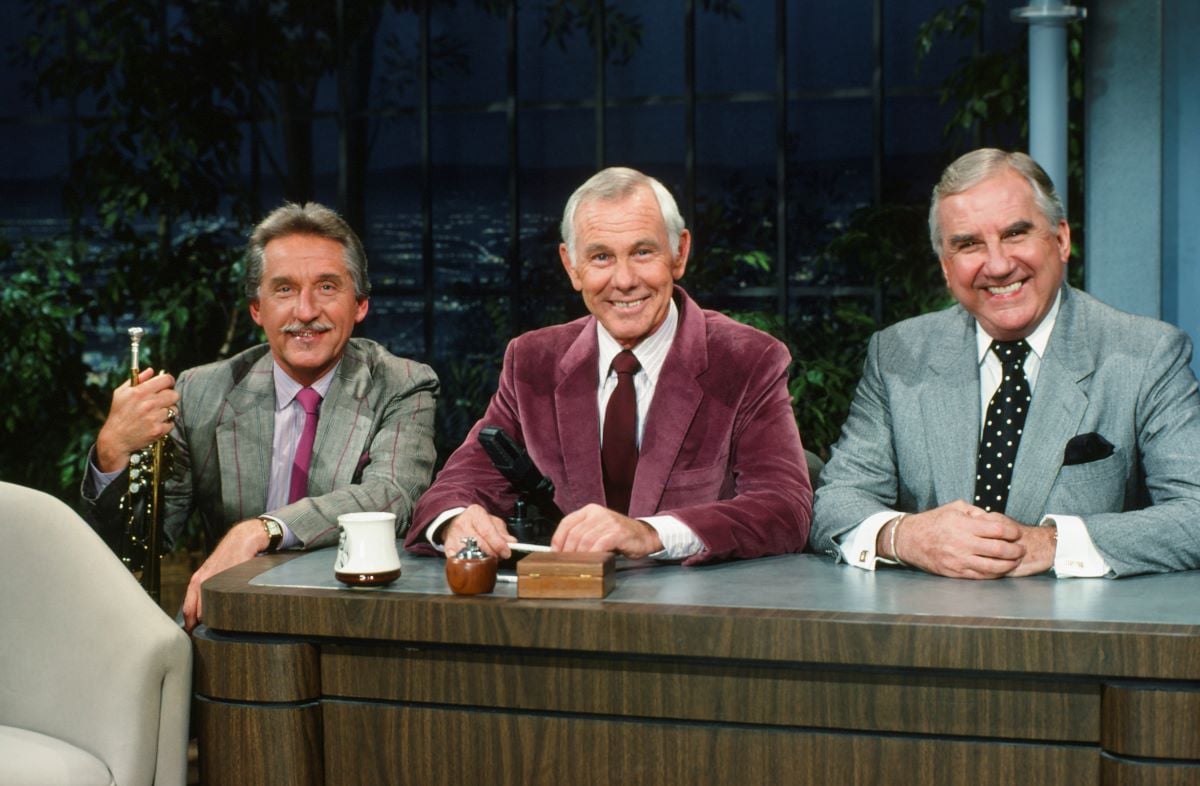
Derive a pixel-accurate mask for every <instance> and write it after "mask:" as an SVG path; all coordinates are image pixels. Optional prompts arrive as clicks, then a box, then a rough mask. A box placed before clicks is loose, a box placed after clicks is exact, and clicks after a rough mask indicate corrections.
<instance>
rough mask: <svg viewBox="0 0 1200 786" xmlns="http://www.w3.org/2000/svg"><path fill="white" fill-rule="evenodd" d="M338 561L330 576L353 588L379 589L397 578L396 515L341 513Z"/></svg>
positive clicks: (339, 518)
mask: <svg viewBox="0 0 1200 786" xmlns="http://www.w3.org/2000/svg"><path fill="white" fill-rule="evenodd" d="M338 526H339V528H340V529H341V531H342V532H341V535H340V536H339V538H338V553H337V561H336V562H335V563H334V566H333V575H334V576H336V577H337V580H338V581H340V582H342V583H343V584H349V585H351V586H354V587H378V586H381V585H384V584H391V583H392V582H393V581H395V580H396V579H397V578H399V577H400V554H399V552H397V551H396V514H395V513H343V514H342V515H340V516H338Z"/></svg>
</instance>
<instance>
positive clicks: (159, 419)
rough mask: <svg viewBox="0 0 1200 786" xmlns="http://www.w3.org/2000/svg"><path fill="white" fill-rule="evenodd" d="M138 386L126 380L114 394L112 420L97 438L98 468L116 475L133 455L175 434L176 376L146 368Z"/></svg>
mask: <svg viewBox="0 0 1200 786" xmlns="http://www.w3.org/2000/svg"><path fill="white" fill-rule="evenodd" d="M137 381H138V384H136V385H135V384H132V381H126V382H125V383H124V384H122V385H121V386H120V387H119V388H117V389H116V390H114V391H113V398H112V407H111V408H110V409H109V411H108V418H107V419H106V420H105V421H104V425H103V426H101V428H100V433H99V435H97V437H96V468H97V469H99V470H100V471H101V472H115V471H117V470H120V469H124V468H125V466H126V465H127V464H129V456H130V455H131V454H133V453H136V452H138V451H139V450H141V449H142V448H144V447H146V446H147V445H149V444H151V443H153V442H154V441H155V440H157V439H159V438H160V437H164V436H166V435H167V434H169V433H171V428H172V426H173V425H174V421H175V416H176V415H177V414H178V411H179V394H178V393H176V392H175V377H173V376H171V375H170V374H166V373H163V374H157V375H156V374H155V373H154V369H153V368H146V369H143V370H141V371H139V372H138V374H137Z"/></svg>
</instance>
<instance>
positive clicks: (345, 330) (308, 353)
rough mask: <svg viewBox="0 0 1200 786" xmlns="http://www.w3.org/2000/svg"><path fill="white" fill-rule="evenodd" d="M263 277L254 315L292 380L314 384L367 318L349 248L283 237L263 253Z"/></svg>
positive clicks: (309, 238)
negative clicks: (353, 275)
mask: <svg viewBox="0 0 1200 786" xmlns="http://www.w3.org/2000/svg"><path fill="white" fill-rule="evenodd" d="M263 252H264V253H263V257H264V263H263V275H262V281H261V282H260V284H259V287H258V298H257V299H255V300H252V301H251V302H250V316H251V317H252V318H253V319H254V321H255V322H256V323H258V324H259V325H260V326H261V327H262V329H263V331H264V332H265V333H266V335H267V343H268V344H270V346H271V354H272V355H274V357H275V361H276V362H277V363H279V365H280V366H281V367H282V368H283V370H284V371H285V372H287V374H288V376H290V377H291V378H292V379H294V380H296V381H297V382H299V383H300V384H302V385H311V384H312V383H313V382H316V381H317V380H318V379H320V378H321V377H322V376H324V375H325V374H326V373H327V372H328V371H329V370H330V369H332V368H333V367H334V365H336V364H337V362H338V360H339V359H341V357H342V352H343V351H344V350H345V348H346V343H347V342H349V341H350V334H351V333H352V332H353V330H354V326H355V325H356V324H357V323H359V322H362V320H363V318H364V317H365V316H366V315H367V299H366V298H365V297H364V298H358V297H356V296H355V292H354V281H353V279H352V278H351V277H350V273H349V271H348V270H347V269H346V261H345V249H344V248H343V247H342V244H341V243H338V242H337V241H336V240H330V239H329V238H326V237H321V236H319V235H306V234H293V235H283V236H282V237H277V238H275V239H274V240H272V241H270V242H269V243H267V245H266V247H265V248H264V249H263Z"/></svg>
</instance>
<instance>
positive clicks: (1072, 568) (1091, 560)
mask: <svg viewBox="0 0 1200 786" xmlns="http://www.w3.org/2000/svg"><path fill="white" fill-rule="evenodd" d="M1041 524H1042V526H1045V525H1047V524H1054V525H1055V526H1057V527H1058V543H1057V545H1056V546H1055V548H1054V574H1055V575H1056V576H1058V577H1059V578H1063V579H1066V578H1095V577H1098V576H1107V575H1108V574H1109V573H1111V572H1112V568H1111V567H1109V565H1108V563H1107V562H1105V561H1104V557H1102V556H1100V552H1099V551H1097V550H1096V544H1095V543H1093V542H1092V536H1091V535H1090V534H1088V531H1087V526H1086V525H1085V524H1084V523H1083V519H1081V518H1079V517H1078V516H1060V515H1058V514H1050V515H1048V516H1046V517H1045V518H1043V519H1042V521H1041Z"/></svg>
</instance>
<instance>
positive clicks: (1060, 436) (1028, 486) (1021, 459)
mask: <svg viewBox="0 0 1200 786" xmlns="http://www.w3.org/2000/svg"><path fill="white" fill-rule="evenodd" d="M1076 304H1077V301H1076V299H1075V298H1073V297H1072V296H1071V291H1070V290H1069V289H1068V288H1066V287H1064V288H1063V298H1062V304H1061V306H1060V307H1059V312H1058V318H1057V320H1056V321H1055V323H1054V331H1053V332H1052V333H1051V334H1050V341H1049V343H1047V345H1046V356H1045V357H1044V358H1042V365H1041V369H1040V370H1039V371H1038V378H1037V382H1036V383H1035V385H1034V389H1033V403H1032V404H1031V405H1030V407H1029V416H1028V418H1027V419H1026V421H1025V430H1024V434H1022V436H1021V445H1020V448H1019V449H1018V450H1017V460H1016V463H1015V464H1014V465H1013V476H1012V487H1011V491H1010V493H1009V502H1008V506H1007V510H1006V513H1007V515H1008V516H1009V517H1010V518H1012V519H1014V520H1016V521H1019V522H1021V523H1023V524H1037V523H1038V521H1039V520H1040V519H1041V517H1042V514H1043V513H1044V512H1045V509H1046V500H1047V499H1049V497H1050V489H1051V488H1052V487H1053V485H1054V481H1055V479H1056V478H1057V477H1058V472H1059V469H1061V468H1062V460H1063V450H1064V448H1065V446H1066V444H1067V441H1068V440H1069V439H1070V438H1071V437H1072V436H1073V435H1074V434H1075V433H1076V431H1077V430H1078V429H1079V423H1080V422H1081V421H1082V419H1083V413H1084V411H1085V410H1086V409H1087V404H1088V397H1087V393H1086V392H1085V390H1084V387H1083V386H1082V385H1081V382H1082V381H1083V380H1085V379H1087V378H1088V377H1089V376H1091V374H1092V372H1093V371H1094V363H1093V358H1092V353H1091V352H1090V351H1089V349H1088V346H1087V335H1088V333H1087V326H1086V324H1085V319H1084V315H1083V314H1082V313H1080V312H1079V309H1077V308H1076Z"/></svg>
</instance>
